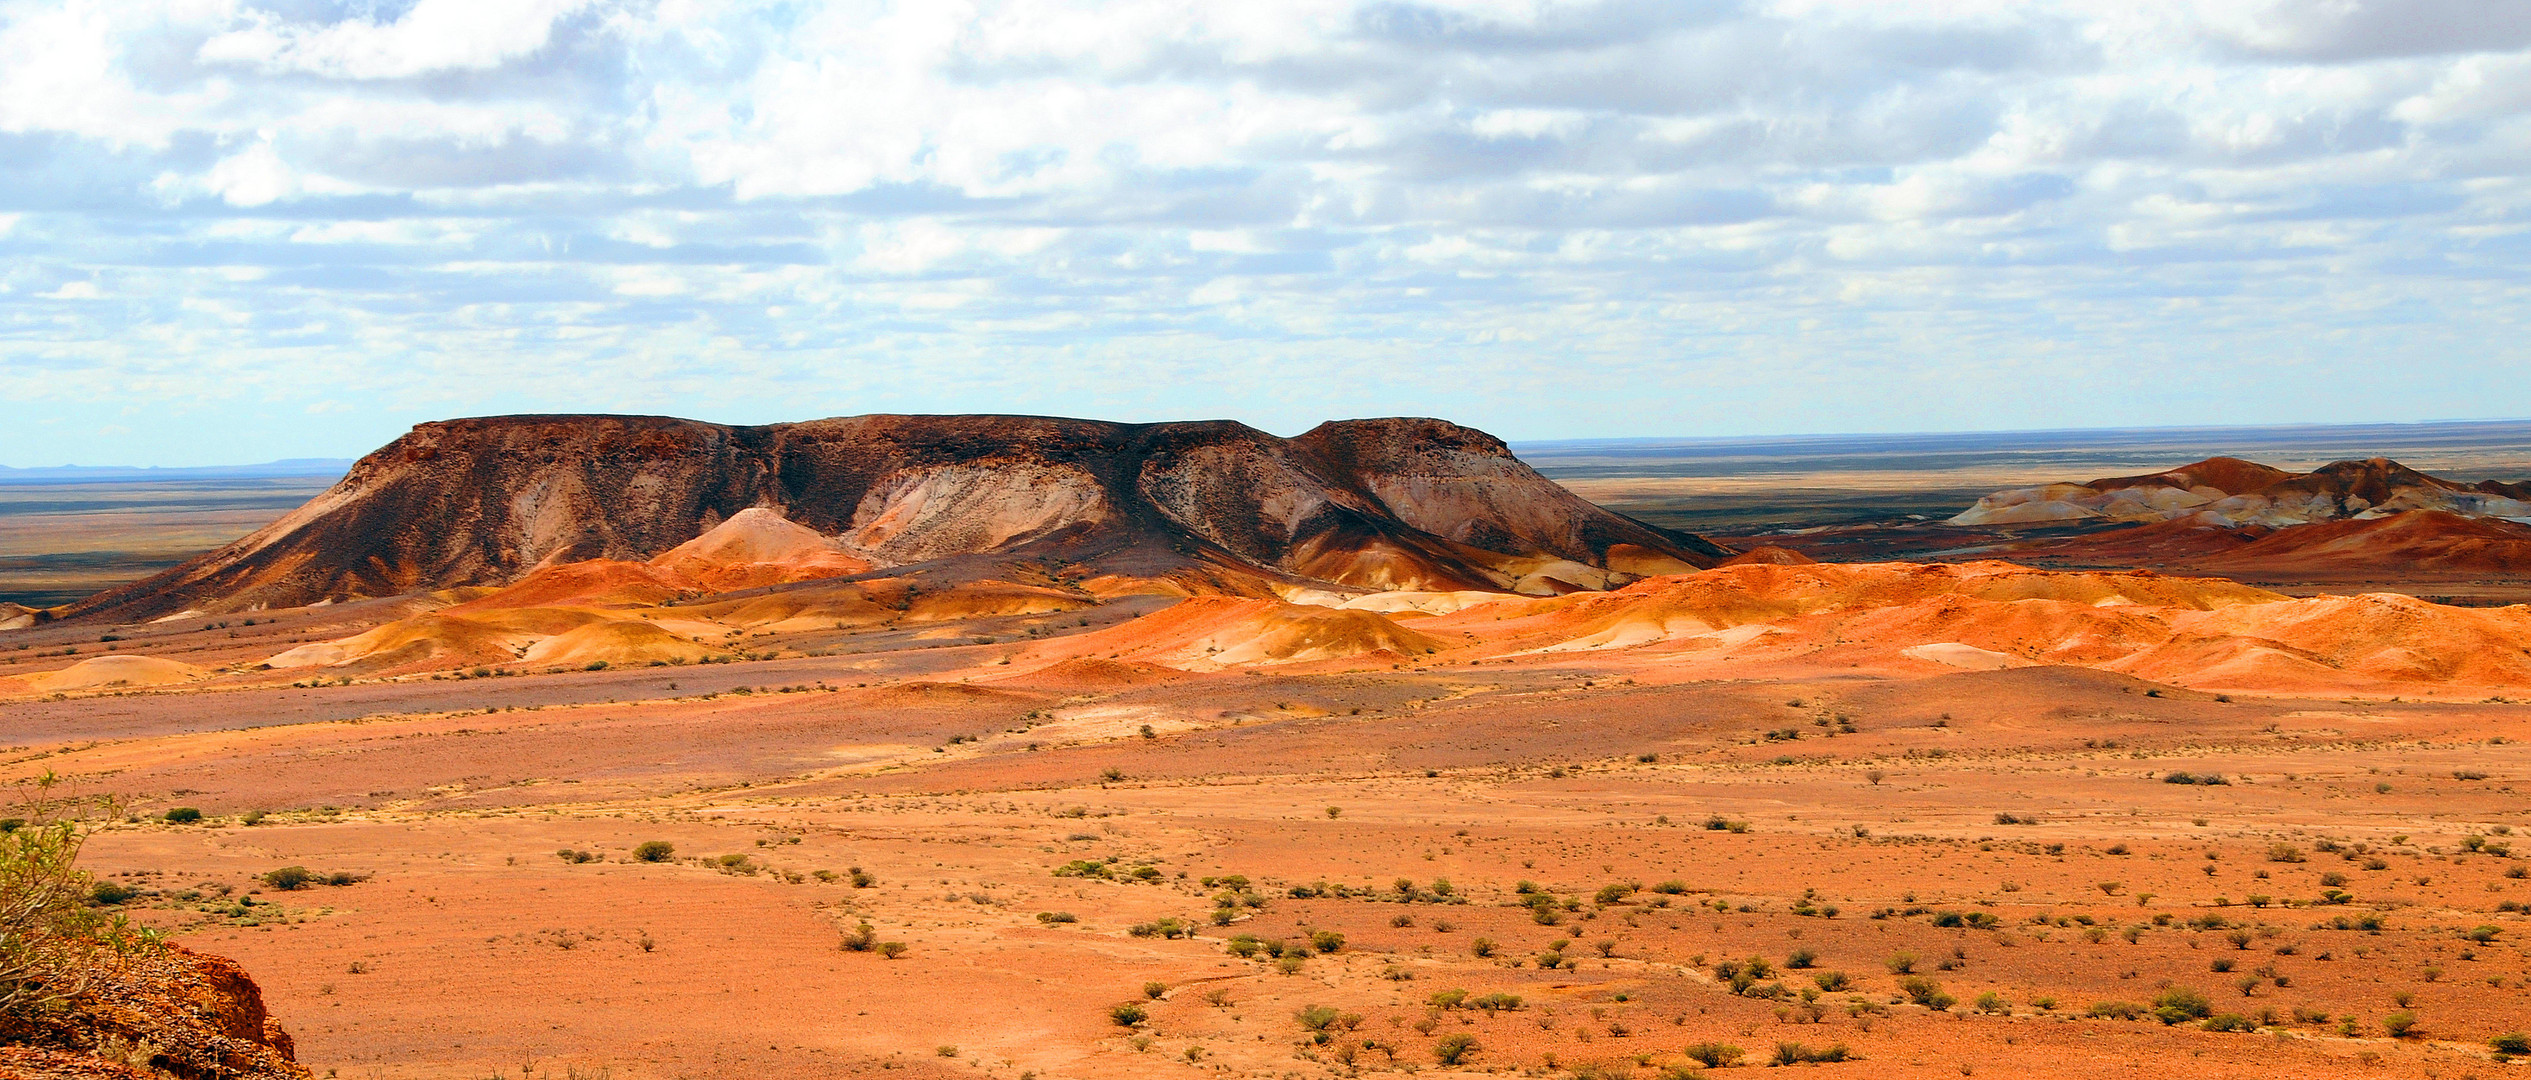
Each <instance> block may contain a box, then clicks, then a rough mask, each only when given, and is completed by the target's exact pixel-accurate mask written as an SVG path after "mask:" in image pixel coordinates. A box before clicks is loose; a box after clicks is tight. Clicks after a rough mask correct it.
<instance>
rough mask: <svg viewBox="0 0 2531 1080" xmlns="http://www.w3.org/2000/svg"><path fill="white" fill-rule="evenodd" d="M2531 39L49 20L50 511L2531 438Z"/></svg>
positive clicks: (38, 343)
mask: <svg viewBox="0 0 2531 1080" xmlns="http://www.w3.org/2000/svg"><path fill="white" fill-rule="evenodd" d="M2526 173H2531V4H2525V3H2522V2H2519V0H2290V2H2269V0H2197V2H2192V3H2160V2H2155V0H2121V2H2118V3H2103V2H2098V0H2088V2H2079V3H2072V2H2069V3H2052V2H2047V0H2035V2H2010V3H2006V2H1978V0H1956V2H1933V0H1776V2H1762V0H1749V2H1720V0H1648V2H1647V0H1610V2H1550V0H1434V2H1388V0H1384V2H1352V0H1241V2H1238V3H1187V2H1185V0H1155V2H1145V0H1122V2H1115V3H1092V2H1086V0H1082V2H1073V3H1048V2H1032V0H1010V2H989V0H973V2H961V0H923V2H919V3H905V4H897V3H885V2H860V3H855V2H842V0H838V2H816V0H790V2H756V0H712V2H688V0H357V2H348V3H346V2H329V0H265V2H245V0H95V2H91V0H53V2H44V3H29V2H20V0H0V403H4V404H5V410H6V411H5V413H0V465H12V466H21V467H23V466H37V465H58V464H64V463H70V462H77V463H82V464H138V465H148V464H157V465H201V464H216V463H233V462H248V461H262V460H268V459H273V458H283V457H329V456H331V457H349V456H356V455H358V454H360V453H363V452H366V451H367V450H369V449H371V448H374V447H375V446H377V445H379V444H381V443H384V442H386V441H387V440H389V439H392V438H393V437H395V436H396V435H397V434H399V433H401V432H402V431H403V430H405V429H406V428H407V427H409V426H410V425H412V424H414V423H417V422H421V421H425V420H430V419H436V418H441V417H448V416H461V415H479V414H487V413H505V412H579V411H603V412H652V413H668V414H674V415H681V416H690V417H696V418H700V419H709V420H717V421H724V422H733V423H768V422H775V421H781V420H792V419H804V418H809V417H814V416H827V415H845V414H853V413H868V412H1021V413H1039V414H1055V415H1075V416H1093V417H1100V418H1107V419H1116V420H1132V421H1148V420H1165V419H1187V418H1212V417H1229V418H1234V419H1239V420H1244V421H1247V422H1249V423H1252V424H1255V425H1257V426H1259V427H1262V428H1265V429H1267V430H1270V431H1276V432H1280V433H1284V434H1291V433H1295V432H1298V431H1300V430H1303V429H1306V428H1307V427H1309V426H1311V425H1312V424H1315V423H1317V422H1318V421H1320V420H1323V419H1329V418H1336V417H1351V416H1376V415H1391V414H1414V415H1434V416H1444V417H1449V418H1452V419H1456V420H1459V421H1461V422H1464V423H1469V424H1473V425H1476V426H1478V427H1482V428H1485V429H1487V430H1489V431H1492V432H1494V433H1496V434H1498V435H1501V436H1504V437H1506V438H1511V439H1517V440H1540V439H1563V438H1600V437H1624V436H1670V437H1677V436H1733V435H1753V434H1769V433H1791V432H1873V431H1968V430H2020V429H2037V428H2080V427H2102V426H2170V425H2195V424H2259V423H2286V422H2359V421H2409V420H2424V419H2440V418H2469V417H2521V416H2531V374H2526V372H2531V293H2527V292H2526V287H2525V286H2526V277H2531V259H2527V258H2526V256H2531V184H2526Z"/></svg>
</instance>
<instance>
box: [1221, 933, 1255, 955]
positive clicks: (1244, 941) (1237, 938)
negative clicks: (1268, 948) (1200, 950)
mask: <svg viewBox="0 0 2531 1080" xmlns="http://www.w3.org/2000/svg"><path fill="white" fill-rule="evenodd" d="M1222 948H1223V949H1224V950H1226V951H1228V952H1229V953H1230V954H1231V955H1232V956H1236V957H1238V958H1240V959H1242V960H1246V959H1248V958H1250V957H1253V956H1255V955H1257V953H1258V952H1259V951H1261V950H1263V949H1264V948H1265V942H1263V941H1260V940H1258V939H1257V936H1256V935H1254V934H1237V935H1233V936H1232V937H1231V939H1230V940H1229V941H1228V942H1225V943H1223V945H1222Z"/></svg>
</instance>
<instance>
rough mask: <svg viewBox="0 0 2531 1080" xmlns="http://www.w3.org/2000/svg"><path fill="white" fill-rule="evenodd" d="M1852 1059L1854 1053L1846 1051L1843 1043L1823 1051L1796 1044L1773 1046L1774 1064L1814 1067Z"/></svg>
mask: <svg viewBox="0 0 2531 1080" xmlns="http://www.w3.org/2000/svg"><path fill="white" fill-rule="evenodd" d="M1853 1057H1854V1051H1852V1050H1848V1049H1846V1048H1845V1044H1843V1043H1839V1044H1837V1045H1835V1046H1831V1047H1828V1048H1827V1049H1824V1050H1813V1049H1811V1048H1810V1047H1807V1046H1803V1045H1802V1044H1800V1043H1797V1042H1786V1043H1777V1044H1775V1061H1774V1064H1777V1065H1815V1064H1821V1063H1825V1062H1836V1061H1846V1060H1849V1059H1851V1058H1853Z"/></svg>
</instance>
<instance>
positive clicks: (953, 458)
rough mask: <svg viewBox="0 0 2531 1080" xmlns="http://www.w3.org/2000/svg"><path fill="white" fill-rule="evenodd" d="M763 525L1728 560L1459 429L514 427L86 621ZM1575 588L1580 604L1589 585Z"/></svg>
mask: <svg viewBox="0 0 2531 1080" xmlns="http://www.w3.org/2000/svg"><path fill="white" fill-rule="evenodd" d="M751 507H765V508H769V509H772V510H775V511H777V512H779V513H780V514H781V515H782V516H784V517H785V518H788V519H789V520H791V521H792V522H796V523H798V524H800V525H803V526H806V527H808V528H810V529H814V530H816V531H818V532H820V533H823V534H827V535H829V536H833V537H836V538H837V539H838V541H839V546H840V547H841V548H842V549H843V550H846V551H849V552H851V553H853V554H855V555H857V556H859V557H861V558H864V559H866V560H867V561H869V562H870V563H872V564H873V565H875V566H880V567H890V566H903V565H909V564H914V563H921V562H927V561H931V560H937V559H943V558H949V557H953V556H961V555H974V554H996V555H1016V556H1022V557H1034V556H1038V555H1047V556H1055V557H1063V558H1072V559H1089V558H1100V557H1119V556H1120V555H1122V554H1124V553H1132V554H1133V555H1134V556H1135V557H1136V558H1139V559H1141V560H1142V561H1143V562H1144V563H1145V564H1146V565H1149V564H1155V563H1161V564H1165V563H1168V562H1171V561H1173V560H1174V561H1177V562H1180V563H1190V564H1200V565H1206V566H1210V567H1214V568H1222V567H1228V568H1233V569H1248V570H1254V571H1259V572H1263V573H1267V574H1271V575H1277V576H1284V577H1300V578H1315V579H1320V580H1326V581H1334V582H1338V583H1343V584H1352V585H1360V586H1366V587H1441V588H1470V587H1475V588H1485V587H1503V586H1508V585H1512V584H1515V583H1516V582H1519V581H1522V580H1524V575H1528V579H1529V581H1530V584H1532V585H1535V584H1537V582H1538V581H1543V580H1548V579H1544V578H1538V577H1537V576H1536V575H1537V574H1539V573H1542V571H1539V570H1538V569H1537V567H1538V566H1539V565H1542V564H1543V563H1544V562H1552V561H1561V562H1563V563H1567V564H1573V565H1576V566H1580V567H1590V568H1598V569H1600V570H1610V569H1615V570H1619V571H1621V572H1622V573H1625V574H1640V573H1650V572H1666V571H1677V570H1685V569H1691V568H1695V567H1701V566H1708V565H1711V564H1712V563H1713V562H1715V561H1716V560H1718V559H1719V558H1722V557H1725V556H1727V555H1728V552H1726V551H1724V550H1723V549H1721V548H1718V547H1715V546H1713V545H1712V544H1709V543H1706V542H1704V541H1703V540H1701V539H1699V538H1697V537H1693V536H1686V535H1682V534H1677V533H1671V532H1667V531H1665V530H1661V529H1656V528H1653V527H1651V526H1647V525H1644V524H1642V523H1640V522H1637V521H1634V520H1632V519H1630V518H1625V517H1621V516H1619V515H1616V514H1612V513H1609V512H1607V511H1605V510H1601V509H1599V508H1598V507H1595V506H1592V505H1590V504H1589V503H1586V502H1584V501H1582V500H1581V499H1579V498H1576V497H1574V496H1573V495H1572V494H1571V493H1569V492H1567V491H1565V490H1564V489H1563V488H1562V487H1559V486H1557V485H1556V484H1555V483H1553V482H1552V481H1549V480H1547V479H1546V478H1544V477H1541V476H1539V475H1538V474H1537V473H1536V472H1534V471H1532V470H1531V469H1530V468H1529V467H1528V466H1526V465H1523V464H1521V462H1520V461H1519V460H1518V459H1516V458H1514V457H1513V456H1512V455H1511V453H1510V451H1509V450H1508V449H1506V448H1505V447H1504V446H1503V444H1502V443H1501V442H1500V441H1499V440H1496V439H1494V438H1493V437H1492V436H1489V435H1486V434H1484V433H1483V432H1479V431H1474V430H1471V429H1468V428H1463V427H1459V426H1458V425H1455V424H1450V423H1447V422H1444V421H1440V420H1422V419H1391V420H1357V421H1338V422H1332V423H1328V424H1324V425H1321V426H1320V427H1318V428H1317V429H1315V430H1312V431H1310V432H1309V433H1307V434H1305V435H1302V436H1300V437H1299V438H1296V439H1288V440H1287V439H1281V438H1277V437H1275V436H1273V435H1269V434H1267V433H1265V432H1262V431H1258V430H1256V429H1254V428H1250V427H1248V426H1246V425H1243V424H1237V423H1232V422H1228V421H1199V422H1189V423H1168V424H1113V423H1104V422H1100V421H1091V420H1067V419H1057V418H1049V417H1018V416H858V417H843V418H836V419H827V420H812V421H807V422H803V423H795V424H774V425H768V426H763V427H726V426H721V425H715V424H706V423H700V422H696V421H691V420H679V419H674V418H669V417H645V416H510V417H489V418H479V419H466V420H450V421H444V422H439V423H431V424H424V425H421V426H419V427H416V428H414V429H413V431H412V432H410V433H409V434H407V435H405V436H404V437H403V438H400V439H397V440H396V441H395V442H393V443H391V444H389V445H387V446H386V447H384V448H382V449H380V450H378V451H377V452H376V453H373V454H371V455H369V456H368V457H366V458H364V459H362V460H361V461H360V462H359V464H357V465H355V466H354V467H353V468H352V470H351V472H350V474H349V475H347V476H345V477H344V478H343V480H342V482H341V483H339V484H337V485H335V487H334V488H333V489H332V490H330V491H328V492H326V493H325V494H324V495H322V496H319V497H318V498H316V499H314V500H312V501H310V502H309V503H308V504H307V505H305V506H303V507H301V508H299V509H298V510H296V511H294V512H292V513H291V514H290V515H289V516H287V517H284V518H283V519H281V520H280V521H277V522H274V523H273V524H272V525H270V526H268V527H266V528H264V529H262V530H259V531H258V532H256V533H255V534H253V535H251V536H248V537H246V538H244V539H242V540H239V541H238V542H236V543H234V544H231V545H229V546H228V547H225V548H222V549H220V550H219V551H215V552H212V553H210V554H209V555H206V556H203V557H202V558H199V559H196V560H194V561H192V562H190V563H187V564H185V565H183V566H180V567H177V568H175V569H173V570H170V571H167V572H166V573H163V574H160V575H158V576H156V577H153V578H150V579H148V580H145V581H140V582H136V583H134V584H132V585H128V586H125V587H122V588H119V589H116V590H113V591H111V592H107V593H103V594H100V595H98V596H96V597H92V598H90V599H88V600H86V601H83V602H81V603H79V604H77V605H73V606H72V608H71V609H70V610H68V611H67V612H65V613H64V614H65V615H67V616H72V617H76V616H82V615H95V616H102V617H112V618H122V619H130V618H146V617H155V616H159V615H165V614H169V613H172V612H176V611H180V610H188V609H192V610H202V611H228V610H240V609H246V608H252V607H257V606H270V607H287V606H296V605H301V604H308V603H314V602H318V601H324V600H348V599H355V598H360V597H376V596H391V595H397V594H402V593H408V592H413V591H417V590H427V589H437V588H446V587H451V586H457V585H479V584H503V583H506V582H509V581H513V580H516V579H517V578H518V577H520V576H522V575H524V574H526V573H527V572H529V571H531V570H534V569H536V568H537V567H540V566H547V565H554V564H559V563H566V562H577V561H581V560H585V559H595V558H608V559H621V560H643V559H648V558H651V557H653V556H656V555H658V554H660V553H661V552H664V551H667V550H669V549H671V548H674V547H676V546H677V545H678V544H681V543H684V542H686V541H688V540H691V539H693V538H695V537H696V536H698V535H700V534H702V533H703V532H704V531H706V530H708V529H710V528H711V527H713V526H714V525H717V524H719V523H720V522H721V521H723V520H726V519H728V518H729V517H730V516H732V515H734V514H737V513H738V512H740V511H742V510H746V509H748V508H751ZM1554 572H1560V573H1564V574H1565V577H1564V578H1561V579H1554V581H1556V582H1563V583H1565V584H1570V585H1576V586H1579V585H1584V584H1586V583H1585V582H1580V581H1573V580H1571V579H1572V578H1576V577H1588V576H1590V575H1588V574H1581V573H1574V572H1569V571H1554ZM1550 583H1551V584H1552V583H1554V582H1550ZM1600 583H1604V580H1603V581H1602V582H1600Z"/></svg>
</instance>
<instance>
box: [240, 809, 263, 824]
mask: <svg viewBox="0 0 2531 1080" xmlns="http://www.w3.org/2000/svg"><path fill="white" fill-rule="evenodd" d="M237 823H238V824H240V825H261V824H263V823H264V812H263V811H261V810H249V811H247V812H245V813H244V814H242V815H239V817H238V819H237Z"/></svg>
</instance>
